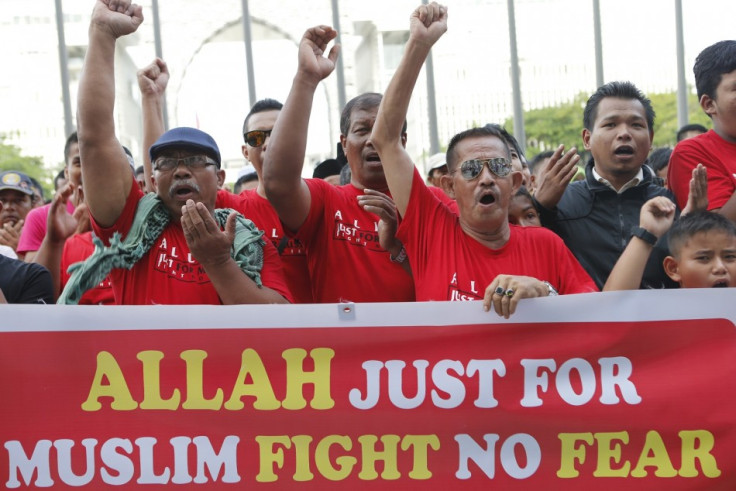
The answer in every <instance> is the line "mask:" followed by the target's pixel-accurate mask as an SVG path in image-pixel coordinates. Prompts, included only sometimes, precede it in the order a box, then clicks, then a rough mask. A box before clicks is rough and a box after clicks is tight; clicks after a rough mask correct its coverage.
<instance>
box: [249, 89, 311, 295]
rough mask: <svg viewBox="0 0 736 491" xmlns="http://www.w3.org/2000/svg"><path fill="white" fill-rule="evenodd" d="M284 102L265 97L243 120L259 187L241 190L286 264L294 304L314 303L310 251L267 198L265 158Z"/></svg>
mask: <svg viewBox="0 0 736 491" xmlns="http://www.w3.org/2000/svg"><path fill="white" fill-rule="evenodd" d="M281 108H283V104H281V103H280V102H279V101H276V100H274V99H262V100H260V101H258V102H256V103H255V104H253V107H251V109H250V111H249V112H248V115H247V116H246V117H245V121H244V122H243V141H244V143H243V146H242V148H241V150H242V152H243V157H245V158H246V159H247V160H248V161H249V162H250V163H251V164H253V168H254V169H255V171H256V174H257V175H258V186H257V187H256V188H255V189H246V190H244V191H243V192H241V193H240V196H241V197H242V199H243V202H244V208H245V210H246V212H247V217H248V218H250V219H251V220H253V223H255V224H256V226H257V227H258V228H260V229H261V230H263V231H264V232H265V237H266V238H267V239H268V240H270V241H271V243H272V244H273V245H274V247H276V250H278V252H279V256H280V257H281V264H282V265H283V267H284V277H285V278H286V282H287V283H288V285H289V289H290V290H291V294H292V295H293V296H294V303H312V302H313V301H314V299H313V297H312V282H311V281H310V277H309V269H308V267H307V251H306V248H305V247H304V244H302V243H301V241H300V240H299V239H298V238H297V237H289V236H288V235H287V234H285V233H284V228H283V226H282V225H281V221H280V220H279V216H278V214H277V213H276V210H274V208H273V206H271V203H269V202H268V199H266V191H265V190H264V189H263V179H261V175H262V174H263V160H264V157H265V156H266V152H267V151H268V147H269V143H270V139H271V131H272V130H273V126H274V124H275V123H276V118H278V116H279V114H280V113H281Z"/></svg>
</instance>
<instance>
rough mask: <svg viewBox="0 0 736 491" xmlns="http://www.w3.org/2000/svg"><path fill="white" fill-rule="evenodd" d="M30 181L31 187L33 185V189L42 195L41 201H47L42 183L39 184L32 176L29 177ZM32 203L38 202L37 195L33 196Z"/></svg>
mask: <svg viewBox="0 0 736 491" xmlns="http://www.w3.org/2000/svg"><path fill="white" fill-rule="evenodd" d="M28 179H30V180H31V185H32V186H31V187H33V189H35V190H37V191H38V194H40V195H41V201H45V200H46V198H45V196H44V195H43V186H41V183H40V182H38V179H36V178H35V177H31V176H28ZM31 201H32V202H35V201H36V193H33V196H31Z"/></svg>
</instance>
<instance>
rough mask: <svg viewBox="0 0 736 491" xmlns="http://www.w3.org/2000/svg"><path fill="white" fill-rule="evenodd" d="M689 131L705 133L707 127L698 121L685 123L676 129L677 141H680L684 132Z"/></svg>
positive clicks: (683, 136)
mask: <svg viewBox="0 0 736 491" xmlns="http://www.w3.org/2000/svg"><path fill="white" fill-rule="evenodd" d="M691 131H699V132H701V133H707V132H708V128H706V127H705V126H703V125H702V124H698V123H692V124H686V125H685V126H683V127H682V128H680V129H679V130H677V141H678V142H681V141H682V140H683V139H684V138H685V133H689V132H691Z"/></svg>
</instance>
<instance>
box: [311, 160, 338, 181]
mask: <svg viewBox="0 0 736 491" xmlns="http://www.w3.org/2000/svg"><path fill="white" fill-rule="evenodd" d="M341 170H342V164H340V162H339V161H338V160H337V159H327V160H323V161H322V162H320V163H319V164H317V165H316V166H315V167H314V171H313V172H312V177H313V178H315V179H324V178H325V177H329V176H338V175H340V171H341Z"/></svg>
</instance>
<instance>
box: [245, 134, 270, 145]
mask: <svg viewBox="0 0 736 491" xmlns="http://www.w3.org/2000/svg"><path fill="white" fill-rule="evenodd" d="M271 131H273V130H253V131H249V132H247V133H246V134H244V135H243V138H245V143H247V144H248V145H250V146H251V147H254V148H256V147H260V146H261V145H263V144H264V143H266V137H267V136H271Z"/></svg>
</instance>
